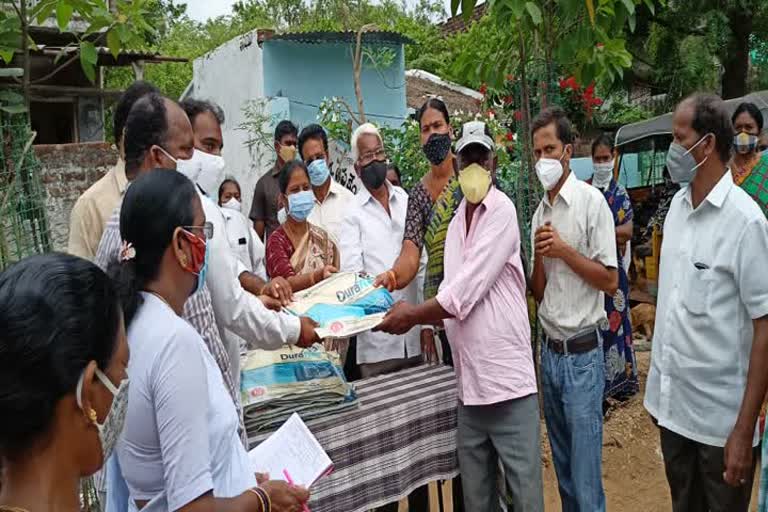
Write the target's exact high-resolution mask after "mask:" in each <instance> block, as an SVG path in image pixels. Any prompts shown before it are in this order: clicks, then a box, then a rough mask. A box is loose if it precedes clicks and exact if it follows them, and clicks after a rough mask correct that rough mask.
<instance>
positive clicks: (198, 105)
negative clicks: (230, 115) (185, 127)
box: [181, 98, 225, 125]
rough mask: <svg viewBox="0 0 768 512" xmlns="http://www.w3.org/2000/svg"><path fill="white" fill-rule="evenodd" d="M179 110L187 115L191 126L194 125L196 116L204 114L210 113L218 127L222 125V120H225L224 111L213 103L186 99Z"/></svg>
mask: <svg viewBox="0 0 768 512" xmlns="http://www.w3.org/2000/svg"><path fill="white" fill-rule="evenodd" d="M181 108H183V109H184V112H185V113H186V114H187V117H188V118H189V122H190V123H192V124H194V123H195V118H196V117H197V116H199V115H200V114H205V113H206V112H210V113H211V114H213V117H215V118H216V122H218V123H219V125H223V124H224V120H225V118H224V111H223V110H222V109H221V107H220V106H218V105H217V104H215V103H213V102H212V101H206V100H196V99H194V98H187V99H185V100H184V101H182V102H181Z"/></svg>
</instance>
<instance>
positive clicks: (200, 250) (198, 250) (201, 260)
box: [182, 229, 210, 295]
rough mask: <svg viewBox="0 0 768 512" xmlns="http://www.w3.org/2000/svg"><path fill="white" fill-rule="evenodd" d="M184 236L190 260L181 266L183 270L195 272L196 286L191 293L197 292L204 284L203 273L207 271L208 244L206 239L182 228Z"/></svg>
mask: <svg viewBox="0 0 768 512" xmlns="http://www.w3.org/2000/svg"><path fill="white" fill-rule="evenodd" d="M182 233H183V234H184V237H185V238H186V239H187V240H188V241H189V243H190V247H191V250H192V261H191V262H188V263H187V265H186V266H182V268H183V269H184V270H186V271H187V272H190V273H192V274H195V275H196V276H197V286H195V290H194V291H193V292H192V295H194V294H195V293H197V292H199V291H200V290H201V289H202V288H203V285H204V284H205V275H206V274H207V273H208V254H209V250H210V249H209V245H208V243H207V241H206V240H203V239H202V238H200V237H199V236H197V235H196V234H194V233H191V232H189V231H187V230H186V229H185V230H182Z"/></svg>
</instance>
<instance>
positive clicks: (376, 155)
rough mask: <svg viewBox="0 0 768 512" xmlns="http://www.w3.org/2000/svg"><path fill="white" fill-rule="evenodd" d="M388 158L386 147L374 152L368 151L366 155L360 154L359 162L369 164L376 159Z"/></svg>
mask: <svg viewBox="0 0 768 512" xmlns="http://www.w3.org/2000/svg"><path fill="white" fill-rule="evenodd" d="M386 159H387V152H386V151H384V148H380V149H377V150H376V151H374V152H372V153H366V154H364V155H360V157H359V162H360V165H368V164H369V163H371V162H373V161H374V160H386Z"/></svg>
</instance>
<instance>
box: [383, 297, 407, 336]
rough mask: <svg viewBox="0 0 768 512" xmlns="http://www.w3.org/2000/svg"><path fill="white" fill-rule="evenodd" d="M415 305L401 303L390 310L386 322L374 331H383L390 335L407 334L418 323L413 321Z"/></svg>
mask: <svg viewBox="0 0 768 512" xmlns="http://www.w3.org/2000/svg"><path fill="white" fill-rule="evenodd" d="M413 308H414V307H413V305H412V304H408V303H407V302H403V301H400V302H398V303H397V304H395V305H394V306H392V309H390V310H389V312H388V313H387V315H386V316H385V317H384V320H383V321H382V322H381V323H380V324H379V325H378V326H376V328H375V329H374V331H382V332H386V333H389V334H405V333H406V332H408V331H410V330H411V329H412V328H413V326H414V325H416V322H415V321H414V320H413Z"/></svg>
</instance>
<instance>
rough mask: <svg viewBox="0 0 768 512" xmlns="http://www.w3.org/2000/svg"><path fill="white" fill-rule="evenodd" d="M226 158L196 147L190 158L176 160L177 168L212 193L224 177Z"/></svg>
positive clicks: (206, 191)
mask: <svg viewBox="0 0 768 512" xmlns="http://www.w3.org/2000/svg"><path fill="white" fill-rule="evenodd" d="M226 166H227V164H226V162H225V161H224V158H222V157H220V156H218V155H212V154H210V153H206V152H205V151H200V150H199V149H195V151H194V153H192V158H190V159H189V160H178V161H176V169H177V170H178V171H179V172H180V173H181V174H183V175H184V176H186V177H187V178H189V179H190V180H191V181H192V183H196V184H197V186H199V187H200V188H201V189H202V190H203V192H205V193H206V194H208V195H210V194H211V192H212V191H214V190H216V187H218V186H219V185H220V184H221V181H222V180H223V178H224V168H225V167H226Z"/></svg>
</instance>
